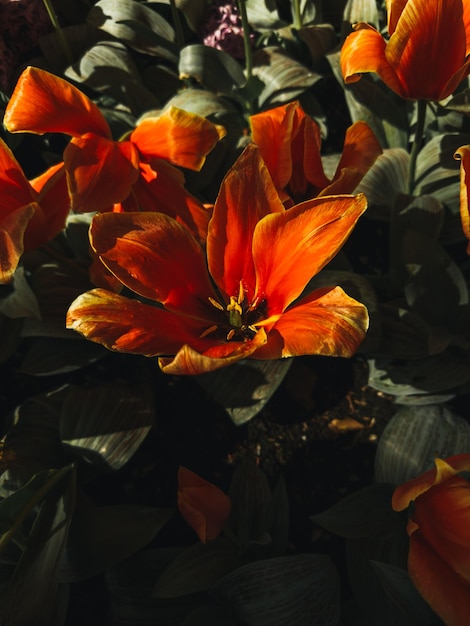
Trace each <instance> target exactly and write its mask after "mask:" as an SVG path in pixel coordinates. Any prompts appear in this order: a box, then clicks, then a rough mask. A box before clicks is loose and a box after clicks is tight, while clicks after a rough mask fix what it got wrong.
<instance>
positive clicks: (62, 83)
mask: <svg viewBox="0 0 470 626" xmlns="http://www.w3.org/2000/svg"><path fill="white" fill-rule="evenodd" d="M3 123H4V124H5V126H6V128H7V129H8V130H9V131H10V132H11V133H15V132H30V133H37V134H39V135H42V134H44V133H65V134H66V135H71V136H72V137H79V136H80V135H84V134H85V133H88V132H92V133H96V134H98V135H101V136H102V137H108V138H110V137H111V131H110V129H109V126H108V123H107V122H106V120H105V119H104V117H103V115H102V113H101V111H100V110H99V108H98V107H97V106H96V104H94V103H93V102H92V101H91V100H90V99H89V98H88V97H87V96H85V94H83V93H82V92H81V91H80V90H79V89H77V88H76V87H74V86H73V85H72V84H71V83H69V82H68V81H66V80H64V79H63V78H60V77H58V76H55V75H54V74H51V73H49V72H46V71H45V70H42V69H40V68H38V67H32V66H29V67H27V68H26V69H25V70H24V72H23V73H22V74H21V76H20V77H19V79H18V82H17V84H16V87H15V89H14V91H13V94H12V96H11V98H10V101H9V103H8V105H7V108H6V110H5V117H4V119H3Z"/></svg>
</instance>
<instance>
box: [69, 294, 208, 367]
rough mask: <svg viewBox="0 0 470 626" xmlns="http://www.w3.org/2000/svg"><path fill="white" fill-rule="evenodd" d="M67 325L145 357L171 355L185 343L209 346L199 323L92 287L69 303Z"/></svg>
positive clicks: (96, 340)
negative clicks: (201, 336) (203, 337)
mask: <svg viewBox="0 0 470 626" xmlns="http://www.w3.org/2000/svg"><path fill="white" fill-rule="evenodd" d="M67 328H72V329H73V330H75V331H77V332H79V333H81V334H82V335H85V337H86V338H87V339H90V340H91V341H95V342H96V343H100V344H102V345H104V346H106V348H108V349H109V350H118V351H120V352H130V353H133V354H143V355H145V356H156V355H164V354H175V353H176V352H177V351H178V350H179V348H181V346H182V345H183V344H185V343H187V342H191V343H192V344H193V345H196V347H199V348H201V349H203V348H205V347H207V346H208V345H210V339H205V340H201V339H200V337H199V336H200V335H201V333H202V331H203V330H204V328H203V327H202V326H201V323H200V322H196V321H194V320H191V319H189V318H188V319H186V318H184V317H180V316H178V315H175V314H174V313H171V312H170V311H165V310H164V309H162V308H157V307H152V306H150V305H148V304H143V303H141V302H139V301H137V300H130V299H129V298H126V297H124V296H120V295H118V294H115V293H112V292H110V291H106V290H105V289H93V290H92V291H88V292H86V293H84V294H82V295H80V296H79V297H78V298H77V299H76V300H74V302H72V304H71V306H70V308H69V310H68V313H67Z"/></svg>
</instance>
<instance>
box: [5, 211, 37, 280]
mask: <svg viewBox="0 0 470 626" xmlns="http://www.w3.org/2000/svg"><path fill="white" fill-rule="evenodd" d="M37 209H38V205H36V204H34V203H31V204H28V205H26V206H23V207H19V208H17V209H14V210H13V211H10V212H9V213H8V215H6V216H4V217H3V216H2V217H1V218H0V284H1V285H5V284H7V283H9V282H10V281H11V280H12V278H13V275H14V273H15V271H16V268H17V266H18V263H19V260H20V258H21V255H22V254H23V250H24V243H23V238H24V233H25V231H26V229H27V227H28V224H29V221H30V220H31V218H32V217H33V215H34V212H35V210H37Z"/></svg>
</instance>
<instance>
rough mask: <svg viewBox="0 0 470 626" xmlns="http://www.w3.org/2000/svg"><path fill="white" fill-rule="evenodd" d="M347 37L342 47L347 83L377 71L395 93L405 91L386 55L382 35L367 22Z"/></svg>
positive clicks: (342, 63)
mask: <svg viewBox="0 0 470 626" xmlns="http://www.w3.org/2000/svg"><path fill="white" fill-rule="evenodd" d="M358 28H359V30H356V31H355V32H354V33H351V34H350V35H348V37H347V38H346V40H345V42H344V44H343V47H342V48H341V57H340V61H341V72H342V74H343V78H344V81H345V82H346V83H353V82H356V81H358V80H359V79H360V77H361V74H364V73H366V72H375V73H376V74H378V75H379V76H380V78H381V79H382V80H383V82H384V83H385V84H386V85H388V87H390V89H392V90H393V91H394V92H395V93H397V94H399V95H402V96H404V95H405V91H404V89H403V87H402V84H401V82H400V79H399V78H398V75H397V73H396V71H395V70H394V68H393V67H392V66H391V64H390V62H389V61H388V60H387V58H386V57H385V48H386V42H385V39H384V38H383V37H382V35H381V34H380V33H379V32H377V31H376V30H375V29H373V28H372V27H371V26H369V25H367V24H360V25H359V26H358Z"/></svg>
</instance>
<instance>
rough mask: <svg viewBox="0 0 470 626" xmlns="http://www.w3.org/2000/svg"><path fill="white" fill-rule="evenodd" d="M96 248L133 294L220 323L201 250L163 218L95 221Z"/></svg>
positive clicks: (108, 216) (113, 216) (119, 216)
mask: <svg viewBox="0 0 470 626" xmlns="http://www.w3.org/2000/svg"><path fill="white" fill-rule="evenodd" d="M90 238H91V244H92V246H93V248H94V250H95V251H96V252H97V254H99V256H100V258H101V260H102V261H103V263H104V264H105V265H106V267H107V268H108V269H109V270H110V271H111V272H112V273H113V274H114V275H115V276H116V277H117V278H118V279H119V280H120V281H121V282H122V283H123V284H124V285H125V286H126V287H128V288H129V289H131V290H132V291H134V292H135V293H137V294H139V295H141V296H144V297H145V298H148V299H150V300H156V301H158V302H161V303H162V304H164V305H165V306H166V307H167V308H168V309H171V310H174V311H180V312H181V313H182V314H184V315H189V316H192V317H196V318H199V319H202V320H204V321H205V322H207V326H209V325H210V324H211V321H212V323H215V324H218V323H219V321H220V320H219V318H220V313H221V311H219V310H218V309H216V308H215V307H214V306H212V305H211V304H210V302H209V298H213V299H217V295H216V293H215V292H214V289H213V287H212V285H211V283H210V279H209V275H208V273H207V268H206V260H205V256H204V253H203V250H202V248H201V246H200V245H199V244H198V242H197V241H196V240H195V239H194V237H193V236H192V235H191V233H190V232H189V230H188V229H187V228H185V227H184V226H181V224H178V222H176V221H175V220H174V219H172V218H171V217H168V216H167V215H164V214H163V213H102V214H100V215H96V216H95V217H94V218H93V221H92V224H91V228H90Z"/></svg>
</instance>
